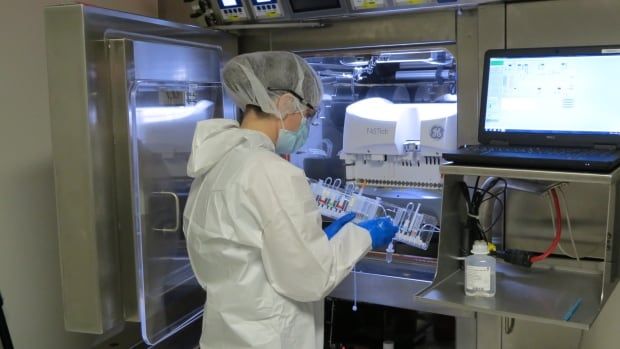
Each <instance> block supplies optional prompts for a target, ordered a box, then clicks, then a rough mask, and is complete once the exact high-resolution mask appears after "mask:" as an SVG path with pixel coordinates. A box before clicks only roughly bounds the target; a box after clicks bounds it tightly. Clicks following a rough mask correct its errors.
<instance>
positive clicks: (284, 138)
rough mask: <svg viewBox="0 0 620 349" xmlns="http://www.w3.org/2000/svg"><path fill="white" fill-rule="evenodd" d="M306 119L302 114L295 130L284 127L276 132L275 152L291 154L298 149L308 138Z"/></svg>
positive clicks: (308, 130)
mask: <svg viewBox="0 0 620 349" xmlns="http://www.w3.org/2000/svg"><path fill="white" fill-rule="evenodd" d="M309 132H310V129H309V128H308V121H307V120H306V118H305V117H303V116H302V119H301V124H300V125H299V129H298V130H297V131H289V130H287V129H285V128H284V127H283V128H281V129H280V131H279V132H278V141H277V142H276V153H278V154H292V153H294V152H296V151H297V150H299V148H301V147H302V146H303V145H304V143H306V140H307V139H308V133H309Z"/></svg>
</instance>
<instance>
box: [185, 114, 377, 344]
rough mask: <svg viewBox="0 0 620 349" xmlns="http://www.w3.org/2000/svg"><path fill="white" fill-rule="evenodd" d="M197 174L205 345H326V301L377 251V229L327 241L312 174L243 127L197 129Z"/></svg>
mask: <svg viewBox="0 0 620 349" xmlns="http://www.w3.org/2000/svg"><path fill="white" fill-rule="evenodd" d="M188 174H189V175H190V176H192V177H194V178H195V180H194V182H193V184H192V188H191V191H190V194H189V198H188V202H187V206H186V208H185V212H184V231H185V233H186V236H187V245H188V250H189V256H190V260H191V264H192V267H193V269H194V272H195V274H196V275H197V278H198V280H199V282H200V284H201V285H202V287H203V288H205V290H206V291H207V302H206V304H205V317H204V320H203V332H202V338H201V340H200V346H201V348H203V349H205V348H209V349H236V348H264V349H322V348H323V321H324V320H323V298H324V297H325V296H326V295H327V294H329V292H330V291H331V290H332V289H333V288H334V287H335V286H336V285H338V283H339V282H340V281H341V280H342V279H343V278H344V277H345V276H346V275H347V274H348V273H349V272H350V271H351V269H352V267H353V265H354V264H355V263H356V262H357V261H358V260H359V259H360V258H361V257H362V256H364V255H365V254H366V253H367V252H368V251H369V250H370V247H371V238H370V235H369V234H368V232H367V231H366V230H365V229H363V228H360V227H358V226H357V225H354V224H351V223H349V224H347V225H345V226H344V227H343V228H342V229H341V230H340V231H339V232H338V233H337V234H336V235H335V236H334V237H333V238H332V239H331V240H328V239H327V237H326V236H325V234H324V232H323V230H322V227H321V216H320V213H319V210H318V208H317V206H316V203H315V201H314V198H313V196H312V194H311V192H310V188H309V185H308V183H307V181H306V178H305V175H304V173H303V171H302V170H300V169H298V168H296V167H294V166H293V165H291V164H290V163H288V162H287V161H285V160H284V159H282V158H280V157H279V156H278V155H276V154H275V153H274V145H273V143H272V141H271V140H270V139H269V138H268V137H267V136H266V135H264V134H263V133H260V132H257V131H252V130H245V129H240V128H239V127H238V124H237V122H235V121H231V120H224V119H215V120H208V121H202V122H200V123H199V124H198V126H197V129H196V133H195V136H194V140H193V145H192V154H191V157H190V160H189V164H188Z"/></svg>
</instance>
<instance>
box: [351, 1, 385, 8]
mask: <svg viewBox="0 0 620 349" xmlns="http://www.w3.org/2000/svg"><path fill="white" fill-rule="evenodd" d="M385 4H386V0H351V7H353V9H354V10H372V9H377V8H384V7H385Z"/></svg>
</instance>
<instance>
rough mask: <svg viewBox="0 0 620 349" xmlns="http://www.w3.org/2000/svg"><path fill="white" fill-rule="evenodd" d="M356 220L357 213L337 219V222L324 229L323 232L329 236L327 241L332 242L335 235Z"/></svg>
mask: <svg viewBox="0 0 620 349" xmlns="http://www.w3.org/2000/svg"><path fill="white" fill-rule="evenodd" d="M354 218H355V213H353V212H349V213H347V214H345V215H344V216H342V217H340V218H338V219H336V220H335V221H333V222H332V223H331V224H330V225H328V226H327V227H325V229H323V231H324V232H325V235H327V240H331V238H332V237H334V235H336V233H337V232H338V231H339V230H340V229H341V228H342V227H344V225H345V224H347V223H349V222H350V221H352V220H353V219H354Z"/></svg>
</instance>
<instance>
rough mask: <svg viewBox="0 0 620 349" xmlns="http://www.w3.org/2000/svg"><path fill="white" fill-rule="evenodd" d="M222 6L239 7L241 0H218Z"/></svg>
mask: <svg viewBox="0 0 620 349" xmlns="http://www.w3.org/2000/svg"><path fill="white" fill-rule="evenodd" d="M220 4H221V5H222V7H239V6H241V0H220Z"/></svg>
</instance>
